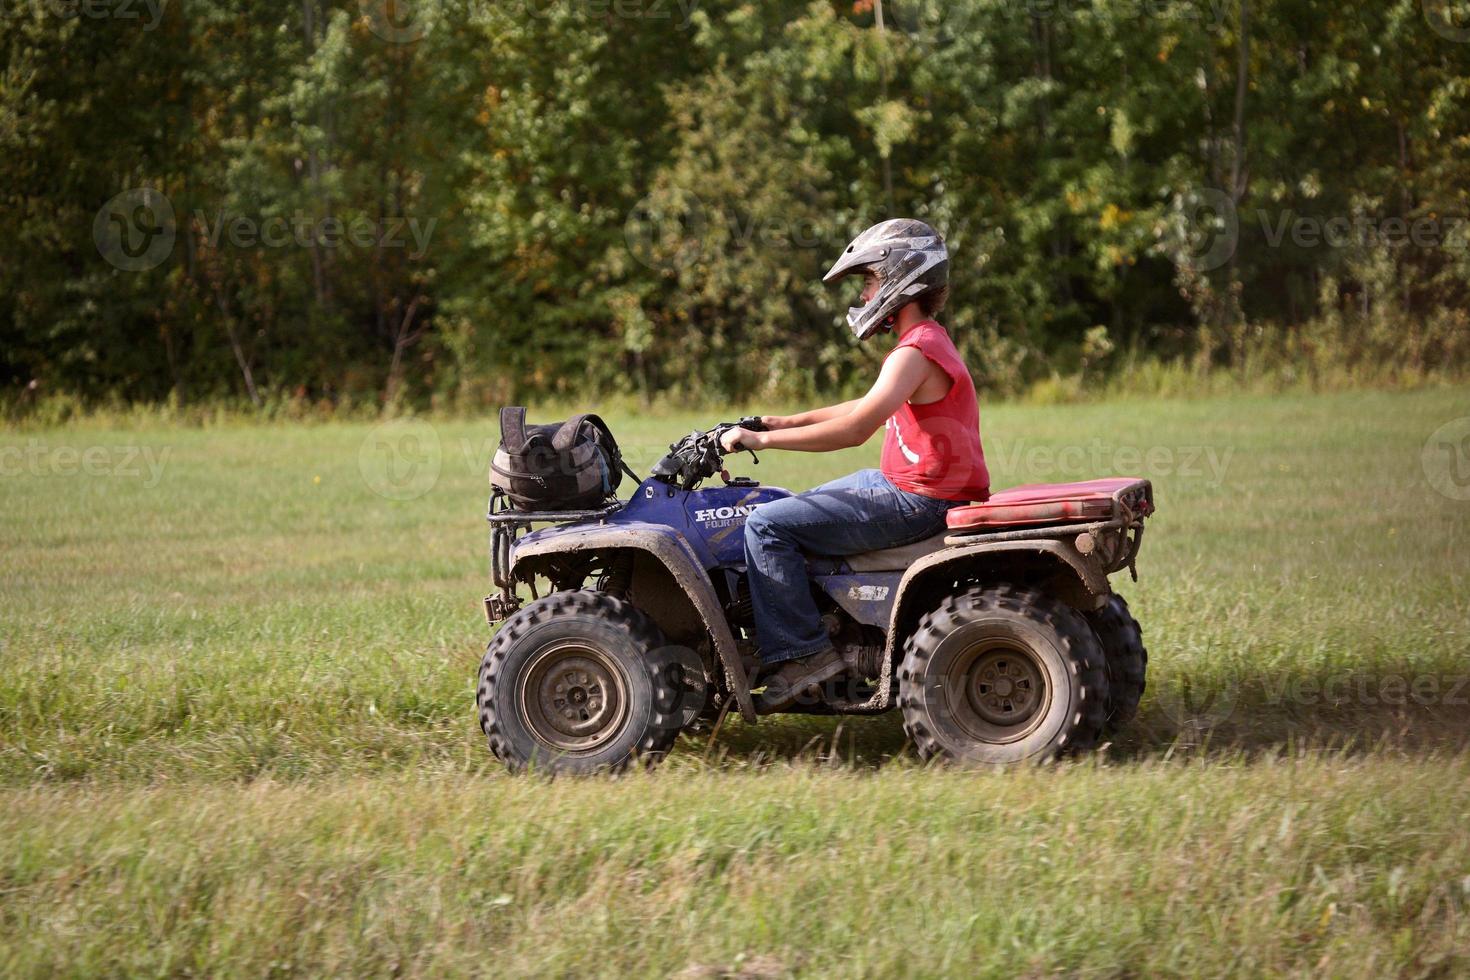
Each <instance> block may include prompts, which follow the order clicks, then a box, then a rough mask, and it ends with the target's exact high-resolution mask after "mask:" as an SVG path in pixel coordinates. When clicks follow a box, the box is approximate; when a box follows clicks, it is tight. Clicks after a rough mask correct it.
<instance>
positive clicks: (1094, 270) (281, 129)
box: [0, 0, 1470, 405]
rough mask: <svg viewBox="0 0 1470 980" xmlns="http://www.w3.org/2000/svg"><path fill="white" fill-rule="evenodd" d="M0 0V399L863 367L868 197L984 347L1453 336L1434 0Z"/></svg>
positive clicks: (1440, 356) (1448, 74)
mask: <svg viewBox="0 0 1470 980" xmlns="http://www.w3.org/2000/svg"><path fill="white" fill-rule="evenodd" d="M0 11H3V13H0V17H3V23H4V28H5V30H4V41H3V42H0V43H3V45H4V50H5V59H4V74H3V84H0V146H3V150H4V152H3V153H0V194H3V199H4V207H3V208H0V228H3V230H4V234H3V235H0V329H3V330H4V337H5V342H4V344H3V345H0V391H3V397H5V398H11V399H13V398H15V397H17V394H18V393H20V392H23V391H27V390H30V391H34V390H36V389H37V388H39V389H40V390H42V391H53V392H69V393H73V394H76V395H78V396H81V397H85V398H102V397H112V398H122V399H128V400H139V401H155V400H164V399H169V398H175V399H181V400H201V399H212V398H240V399H249V400H251V401H253V402H255V403H261V402H262V401H264V400H266V399H269V398H272V397H281V396H287V397H306V398H312V399H323V400H328V401H334V402H336V401H352V402H355V403H365V402H370V403H397V402H404V401H407V402H411V403H425V402H430V401H433V402H439V401H452V402H456V403H461V404H470V405H481V404H483V405H493V404H497V403H499V402H502V401H507V400H511V399H520V398H526V397H532V396H536V395H543V394H544V395H565V396H573V397H578V398H584V399H595V398H596V397H598V396H599V395H603V394H606V393H609V392H619V393H633V394H641V395H644V396H650V397H652V396H660V395H669V396H674V397H688V398H704V399H708V398H721V399H725V398H731V399H734V398H742V397H749V396H754V395H780V396H793V397H794V396H804V395H816V394H823V393H833V392H842V391H847V390H851V389H852V387H853V386H855V385H858V384H861V383H862V381H863V380H865V379H867V378H868V377H870V376H871V371H872V365H873V364H874V363H875V362H876V359H877V357H878V352H877V351H875V350H870V349H864V348H862V347H860V346H859V345H857V344H856V343H855V342H853V341H852V340H851V338H850V337H849V336H848V335H847V333H846V331H845V329H844V328H843V327H842V316H843V314H844V313H845V310H846V308H847V307H848V306H849V305H853V304H854V303H856V297H855V295H854V293H855V287H854V288H851V289H847V288H831V287H827V286H824V285H822V283H821V282H820V276H821V274H822V272H823V271H824V270H825V268H826V267H827V266H828V265H829V264H830V262H831V261H832V259H833V258H834V257H835V255H836V254H837V252H838V251H839V250H840V249H841V248H842V246H843V245H844V244H845V243H846V241H847V240H848V239H849V238H850V237H851V236H852V235H853V234H855V233H856V232H857V231H859V230H861V229H862V228H863V227H865V226H867V225H868V224H871V223H872V222H874V221H877V220H880V219H882V218H884V217H889V216H894V215H913V216H917V217H920V218H923V219H925V220H927V221H929V222H931V223H932V224H934V225H935V226H936V227H938V228H939V229H941V230H942V231H943V232H944V233H945V235H946V237H947V239H948V242H949V245H950V248H951V253H952V266H951V274H952V279H953V283H954V285H953V290H952V295H951V298H950V301H949V308H948V309H947V310H946V312H945V314H944V316H943V317H942V319H944V320H945V322H946V323H947V324H948V325H949V326H950V327H951V328H952V330H953V332H954V333H955V335H956V337H957V339H958V340H959V342H960V344H961V347H962V348H963V350H964V351H965V353H966V355H967V357H968V359H969V361H970V363H971V365H972V369H973V370H974V371H975V373H976V376H977V380H978V381H980V382H981V384H982V385H986V386H989V387H990V388H991V389H993V390H1002V391H1008V390H1016V389H1018V388H1019V387H1021V386H1024V385H1025V384H1026V383H1027V382H1028V381H1032V380H1035V379H1037V378H1042V377H1046V376H1054V375H1057V374H1059V373H1061V374H1077V373H1084V374H1085V373H1086V372H1107V371H1109V370H1118V369H1119V367H1120V365H1122V364H1123V363H1125V357H1137V356H1148V357H1156V358H1189V359H1193V360H1194V361H1196V362H1199V363H1204V364H1213V365H1220V366H1228V365H1230V364H1232V363H1234V362H1237V361H1239V360H1240V359H1241V358H1244V357H1247V356H1249V352H1250V349H1251V338H1252V337H1254V336H1259V335H1261V334H1262V332H1263V331H1268V332H1269V333H1270V335H1271V336H1273V337H1278V338H1283V337H1284V338H1295V341H1294V346H1293V347H1292V349H1293V350H1295V351H1298V352H1300V351H1302V350H1306V349H1309V348H1310V347H1311V346H1312V345H1313V344H1318V345H1319V346H1320V345H1322V344H1327V345H1339V346H1345V347H1354V346H1356V347H1358V348H1361V350H1360V352H1359V354H1358V355H1357V356H1360V357H1361V358H1363V359H1365V360H1372V361H1382V360H1384V359H1390V360H1391V359H1395V358H1397V359H1401V360H1405V361H1412V362H1414V363H1416V364H1419V365H1421V366H1422V365H1433V364H1436V363H1446V362H1463V360H1464V359H1465V358H1466V357H1467V341H1466V336H1467V334H1470V330H1467V327H1470V320H1467V313H1466V310H1467V299H1470V235H1467V232H1470V227H1467V223H1466V218H1467V216H1470V162H1467V161H1470V153H1467V151H1470V3H1467V2H1462V0H1391V2H1385V3H1382V4H1370V5H1362V6H1352V5H1348V6H1344V5H1342V4H1339V3H1327V2H1325V0H1272V2H1267V0H942V2H941V0H907V2H903V0H889V2H887V3H885V4H882V5H881V7H877V6H875V5H874V3H873V2H872V0H857V2H856V3H854V2H852V0H844V2H830V0H814V2H789V0H766V2H761V3H753V2H741V0H417V2H413V3H409V2H407V0H401V2H400V0H361V2H357V0H353V2H341V3H334V2H326V0H293V2H289V3H285V2H269V0H262V2H254V3H249V4H245V3H239V2H228V0H8V2H5V3H4V4H3V6H0ZM1324 324H1326V325H1327V327H1326V328H1324V326H1323V325H1324Z"/></svg>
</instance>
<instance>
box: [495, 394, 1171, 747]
mask: <svg viewBox="0 0 1470 980" xmlns="http://www.w3.org/2000/svg"><path fill="white" fill-rule="evenodd" d="M732 425H743V426H744V427H746V428H748V429H753V428H760V424H759V422H758V420H755V419H743V420H741V421H740V422H738V423H725V424H722V425H718V426H716V427H715V428H713V429H711V430H709V431H706V432H692V433H690V434H689V435H688V436H685V437H684V438H683V439H681V440H679V441H678V442H676V443H674V444H673V445H672V446H671V447H670V450H669V453H668V455H667V456H665V457H664V458H663V459H662V460H660V461H659V462H658V463H657V465H655V467H654V468H653V472H652V474H651V475H650V476H649V477H648V478H647V479H645V480H643V481H642V482H641V483H640V484H639V485H638V486H637V488H636V489H635V490H634V491H633V493H632V495H631V497H630V498H629V499H627V500H625V501H619V500H617V499H611V498H610V499H607V500H606V502H605V504H604V505H603V506H601V507H597V508H593V509H590V510H580V511H570V512H568V511H547V512H536V511H526V510H516V509H512V508H511V507H510V506H509V504H508V502H507V500H506V499H505V498H504V497H503V496H502V495H500V494H498V493H496V494H492V497H491V503H490V513H489V521H490V524H491V566H492V576H493V579H494V582H495V584H496V586H498V588H499V591H498V593H496V594H495V595H491V596H488V597H487V598H486V599H485V609H486V613H487V617H488V619H489V620H490V622H491V623H492V624H494V623H496V622H498V621H500V620H504V624H503V625H502V626H501V627H500V629H499V631H498V632H496V634H495V636H494V638H493V639H492V640H491V641H490V644H489V647H488V649H487V650H486V652H485V657H484V660H483V661H482V662H481V664H480V670H479V677H478V682H477V685H476V687H477V694H476V701H477V706H478V710H479V717H480V725H481V728H482V729H483V730H484V733H485V735H486V737H487V738H488V739H489V743H490V749H491V751H492V752H494V754H495V755H496V756H497V757H498V758H499V759H501V760H502V761H503V762H504V763H506V764H507V765H508V766H509V767H510V768H512V769H515V770H519V769H524V768H535V769H538V770H545V771H552V772H591V771H597V770H608V769H618V768H621V767H624V766H626V765H627V764H629V763H630V762H631V761H633V760H639V761H641V762H643V763H650V762H654V761H657V760H658V759H660V758H661V757H662V756H663V755H664V754H665V753H667V752H668V751H669V749H670V747H671V746H672V745H673V744H674V740H675V739H676V738H677V737H678V735H679V733H680V732H681V731H683V730H686V729H690V728H692V727H695V726H707V725H714V726H716V727H717V726H718V724H719V723H720V722H722V721H723V717H724V714H725V712H727V711H731V710H734V711H736V712H738V713H739V714H740V716H741V717H742V718H743V719H744V720H745V721H746V722H747V723H754V722H756V721H757V717H758V715H757V710H756V707H755V700H754V699H753V697H752V695H753V694H754V693H756V692H758V691H759V690H760V689H761V687H762V686H763V681H762V678H761V674H760V672H759V671H760V660H759V656H758V651H757V650H756V648H755V643H754V636H755V633H754V615H755V614H754V610H753V609H752V605H751V598H750V592H749V589H748V587H747V583H746V575H745V554H744V529H745V519H746V517H747V515H749V514H750V513H751V511H753V510H754V509H756V508H758V507H761V506H763V505H765V504H767V503H769V502H770V501H773V500H778V499H780V498H782V497H786V496H789V495H790V494H789V493H788V491H786V490H781V489H778V488H776V487H766V486H761V485H760V484H759V483H757V482H755V481H754V480H752V479H749V478H746V477H736V478H731V477H730V475H729V473H728V472H727V471H726V470H725V469H724V462H725V460H724V453H723V452H722V450H721V448H720V435H721V434H722V433H723V432H724V431H725V430H727V429H728V428H730V427H731V426H732ZM752 457H754V453H752ZM755 461H756V462H759V460H755ZM717 478H718V479H717ZM716 480H717V482H714V481H716ZM707 481H710V482H712V485H709V486H703V484H705V483H706V482H707ZM1153 511H1154V503H1153V489H1152V486H1151V484H1150V483H1149V481H1147V480H1142V479H1133V478H1114V479H1101V480H1093V481H1090V482H1084V483H1070V484H1058V485H1037V486H1026V487H1017V488H1014V489H1011V490H1005V491H1002V492H999V493H996V494H994V495H993V496H991V497H990V499H989V500H988V501H986V502H984V503H981V504H975V505H972V506H961V507H957V508H955V509H952V510H951V511H950V512H949V515H948V526H947V527H946V528H945V530H944V531H942V532H941V533H939V534H936V535H934V536H933V537H930V538H927V539H925V540H922V541H917V542H914V543H912V544H907V545H904V546H902V547H896V548H885V549H883V550H881V551H872V552H867V553H865V554H858V555H847V556H842V557H832V556H824V555H815V554H814V555H809V556H808V571H809V573H810V579H811V588H812V590H813V593H814V594H815V596H816V599H817V602H818V606H819V608H820V609H821V611H822V613H823V621H824V623H825V625H826V627H827V629H828V631H829V633H830V635H831V637H832V640H833V645H834V646H835V647H836V648H837V649H838V651H839V652H840V653H841V654H842V656H843V659H844V660H845V661H846V662H847V664H848V667H849V670H848V672H847V674H845V675H843V676H842V677H839V678H838V679H836V680H834V681H829V682H828V683H827V684H825V685H823V686H821V687H818V688H813V689H811V690H810V691H808V692H806V693H805V694H804V695H803V696H802V697H800V698H798V699H797V701H796V702H795V703H793V704H791V705H789V706H788V707H787V708H785V709H784V710H785V711H787V712H797V713H807V714H850V715H861V714H877V713H879V712H884V711H891V710H894V709H897V710H898V711H900V712H902V714H903V724H904V730H905V731H906V732H907V734H908V736H909V737H910V738H911V739H912V741H913V743H914V746H915V748H916V750H917V752H918V755H919V756H920V757H921V758H924V759H947V760H953V761H956V762H960V763H966V764H989V765H1005V764H1013V763H1020V762H1025V761H1032V760H1042V759H1048V758H1052V757H1055V756H1058V755H1063V754H1069V753H1074V752H1078V751H1083V750H1086V749H1089V748H1092V747H1094V746H1095V745H1096V744H1097V743H1098V741H1099V739H1100V738H1102V737H1104V736H1105V735H1106V734H1108V733H1110V732H1112V731H1115V730H1117V729H1118V728H1120V727H1121V726H1123V725H1124V724H1125V723H1127V722H1128V720H1129V719H1130V718H1131V717H1132V716H1133V715H1134V713H1135V711H1136V710H1137V708H1138V702H1139V699H1140V697H1141V696H1142V694H1143V690H1144V672H1145V668H1146V666H1147V662H1148V654H1147V652H1146V651H1145V650H1144V647H1143V642H1142V637H1141V634H1140V631H1139V627H1138V623H1137V622H1136V621H1135V620H1134V619H1133V617H1132V615H1131V614H1130V613H1129V610H1128V605H1127V603H1126V602H1124V600H1123V598H1122V597H1121V596H1118V595H1116V594H1115V593H1114V592H1113V591H1112V590H1111V588H1110V587H1109V584H1108V576H1109V575H1111V574H1113V573H1115V572H1118V571H1120V570H1122V569H1124V568H1128V569H1129V570H1130V571H1131V572H1132V573H1133V575H1134V577H1135V578H1136V576H1137V571H1136V569H1135V567H1134V562H1135V559H1136V558H1137V556H1138V550H1139V544H1140V542H1141V540H1142V536H1143V529H1144V528H1143V525H1144V520H1145V519H1146V518H1147V517H1149V516H1150V515H1151V514H1152V513H1153ZM538 524H549V525H551V526H543V527H541V528H540V529H539V530H532V527H533V525H538ZM538 586H541V587H540V588H538ZM522 591H524V592H529V594H530V596H531V598H530V601H528V602H525V603H524V604H523V599H522V598H521V596H520V595H519V593H520V592H522Z"/></svg>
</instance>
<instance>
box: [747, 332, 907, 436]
mask: <svg viewBox="0 0 1470 980" xmlns="http://www.w3.org/2000/svg"><path fill="white" fill-rule="evenodd" d="M935 367H936V366H935V365H933V364H931V363H930V361H929V359H928V358H927V357H925V356H924V355H923V354H921V353H920V352H919V351H917V350H915V349H914V348H912V347H904V348H901V349H899V350H897V351H895V352H894V353H893V354H892V355H890V356H889V358H888V360H886V361H884V362H883V370H882V371H881V372H880V373H879V375H878V380H877V381H876V382H874V384H873V387H872V388H871V389H870V390H869V391H868V393H867V394H866V395H864V396H863V397H861V398H859V399H858V400H857V404H856V405H854V406H853V408H852V409H851V410H850V411H848V412H847V413H846V414H843V415H837V416H833V417H831V418H827V419H824V420H822V421H820V422H814V423H811V424H810V425H803V426H799V427H796V428H789V429H778V430H776V431H774V432H750V431H748V430H746V429H731V430H730V431H729V432H727V433H725V435H724V437H723V441H724V442H725V448H726V449H727V450H728V449H731V448H733V447H734V446H736V445H739V446H741V447H744V448H747V449H794V450H798V451H800V452H808V453H822V452H830V451H831V450H834V449H848V448H850V447H852V446H861V445H862V444H863V443H865V442H867V441H868V438H869V437H870V436H872V434H873V433H874V432H877V431H878V427H879V426H881V425H882V424H883V423H884V422H886V421H888V417H889V416H890V415H892V414H893V413H894V412H895V411H897V410H898V406H900V405H902V404H903V403H904V402H906V401H908V400H909V398H911V397H912V396H913V394H914V392H916V391H918V390H919V386H920V385H922V384H923V383H924V382H925V381H926V380H927V379H928V378H929V376H930V371H931V370H933V369H934V368H935Z"/></svg>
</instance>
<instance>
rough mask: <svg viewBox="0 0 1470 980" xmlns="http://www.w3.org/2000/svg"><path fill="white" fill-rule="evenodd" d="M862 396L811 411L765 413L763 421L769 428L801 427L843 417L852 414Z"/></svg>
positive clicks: (762, 417)
mask: <svg viewBox="0 0 1470 980" xmlns="http://www.w3.org/2000/svg"><path fill="white" fill-rule="evenodd" d="M861 401H862V399H861V398H854V399H852V400H851V401H845V402H843V403H842V404H840V405H828V406H827V407H826V408H814V409H812V410H811V411H810V412H797V413H796V414H795V415H763V416H761V421H762V422H764V423H765V424H766V428H768V429H799V428H801V427H802V426H804V425H815V424H816V423H818V422H825V421H827V420H828V419H835V418H841V417H842V416H844V415H848V414H851V412H852V410H853V409H854V408H857V406H858V403H859V402H861Z"/></svg>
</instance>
